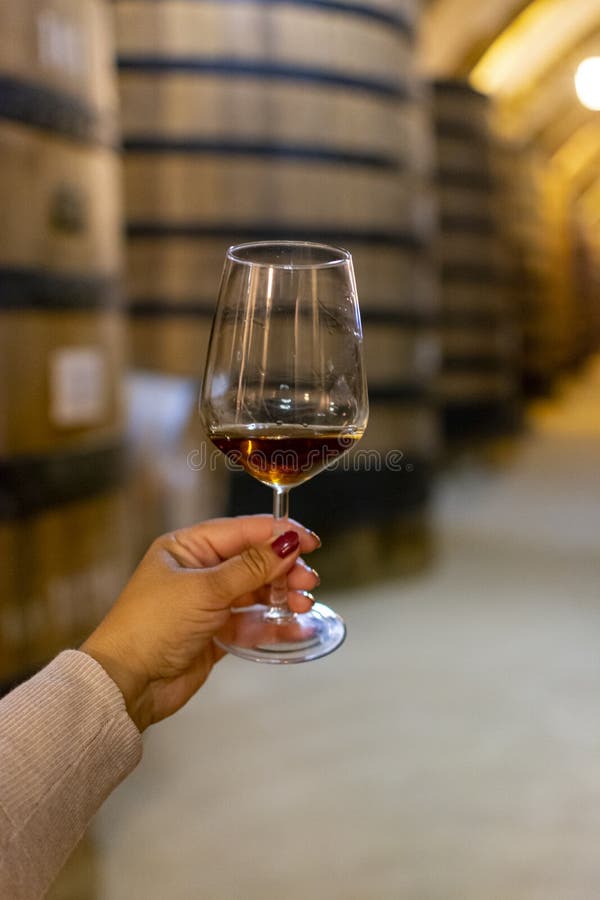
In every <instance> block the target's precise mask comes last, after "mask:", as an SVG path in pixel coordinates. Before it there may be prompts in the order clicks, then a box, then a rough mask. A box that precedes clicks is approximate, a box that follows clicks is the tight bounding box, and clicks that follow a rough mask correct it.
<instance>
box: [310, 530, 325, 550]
mask: <svg viewBox="0 0 600 900" xmlns="http://www.w3.org/2000/svg"><path fill="white" fill-rule="evenodd" d="M308 533H309V534H310V536H311V537H312V538H314V539H315V541H316V542H317V546H318V547H320V546H321V545H322V543H323V541H322V540H321V538H320V537H319V535H318V534H317V533H316V531H309V532H308Z"/></svg>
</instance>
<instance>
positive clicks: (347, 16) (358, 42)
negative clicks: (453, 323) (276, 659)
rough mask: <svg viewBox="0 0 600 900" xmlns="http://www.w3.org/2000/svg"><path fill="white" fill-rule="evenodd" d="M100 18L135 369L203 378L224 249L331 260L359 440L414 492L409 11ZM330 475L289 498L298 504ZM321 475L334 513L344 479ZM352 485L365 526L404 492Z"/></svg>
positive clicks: (423, 224)
mask: <svg viewBox="0 0 600 900" xmlns="http://www.w3.org/2000/svg"><path fill="white" fill-rule="evenodd" d="M115 10H116V17H117V40H118V65H119V86H120V96H121V103H122V109H123V137H124V149H125V189H126V215H127V231H128V241H127V261H128V273H127V294H128V304H129V309H130V314H131V322H132V328H131V335H132V347H133V359H134V364H135V365H136V366H137V367H138V368H140V369H144V370H154V371H155V372H156V371H162V372H163V373H166V374H169V375H177V376H182V377H196V378H197V377H199V376H200V375H201V373H202V370H203V367H204V358H205V353H206V347H207V342H208V337H209V332H210V322H211V319H212V314H213V310H214V303H215V299H216V295H217V291H218V285H219V280H220V275H221V270H222V265H223V260H224V255H225V251H226V249H227V247H228V246H229V245H231V244H233V243H237V242H240V241H244V240H248V241H251V240H261V239H265V240H268V239H286V238H287V239H291V240H303V239H304V240H317V241H322V242H326V243H334V244H338V245H343V246H345V247H347V248H348V249H349V250H350V251H351V252H352V253H353V256H354V259H355V267H356V273H357V279H358V287H359V295H360V299H361V309H362V311H363V319H364V328H365V335H366V352H367V370H368V373H369V379H370V387H371V391H372V400H373V413H372V425H371V428H372V429H373V431H372V433H373V434H374V435H376V434H378V435H379V438H378V440H383V439H384V437H385V438H386V440H387V441H388V443H389V442H390V441H391V442H392V444H393V445H394V446H396V445H398V446H399V445H402V447H403V448H404V450H405V451H406V453H408V454H409V455H411V456H412V457H413V458H414V480H415V481H416V480H417V478H419V479H420V484H421V494H422V495H425V494H426V492H427V491H426V487H427V485H428V484H429V474H428V473H429V471H430V468H431V466H430V463H431V458H432V454H433V452H434V450H433V445H434V443H435V441H432V440H431V438H430V435H432V434H433V432H434V431H435V410H434V408H433V406H432V405H431V403H430V395H431V383H432V379H433V375H434V370H435V365H436V359H437V354H436V352H435V348H433V349H432V344H434V343H435V336H434V334H433V332H432V316H433V311H432V310H433V308H434V306H435V303H436V285H435V279H434V277H433V274H432V264H431V257H430V254H429V248H430V244H431V240H432V233H433V231H434V228H435V210H434V205H433V190H432V184H431V175H432V166H433V139H432V134H431V129H430V121H429V116H428V112H427V105H426V95H427V92H426V90H425V89H424V86H423V84H422V82H421V79H420V77H419V75H418V72H417V68H416V61H415V31H416V27H417V24H418V16H419V13H420V3H419V2H411V0H409V2H399V0H398V2H396V0H388V2H372V3H366V4H365V3H338V2H320V3H305V2H286V3H279V2H275V3H262V2H248V3H231V4H229V3H228V4H223V3H217V2H206V3H188V2H181V0H162V2H161V3H155V2H151V0H146V2H144V0H116V3H115ZM379 411H381V422H382V423H383V422H385V423H386V424H385V425H383V424H381V426H378V425H377V421H378V419H379V417H380V413H379ZM423 418H427V419H428V421H429V427H428V428H427V429H423V427H422V425H421V424H420V423H421V421H422V419H423ZM417 422H418V423H419V424H417ZM424 431H426V432H427V439H424V437H423V434H424ZM365 440H366V439H365ZM374 440H375V439H374ZM359 468H360V466H359ZM420 472H422V475H420V474H419V473H420ZM425 472H427V474H425ZM335 474H336V473H331V475H323V476H321V477H320V478H319V480H318V483H317V484H316V485H315V486H314V487H313V486H312V485H307V486H305V487H303V493H304V496H305V497H306V502H307V504H308V505H309V506H310V508H311V509H314V508H315V506H316V505H317V500H316V497H317V494H318V492H319V491H323V490H324V489H325V488H324V485H325V483H326V480H327V479H330V480H331V484H333V481H334V478H335ZM338 474H339V479H338V483H339V485H340V487H339V488H338V487H336V488H335V490H336V491H338V493H339V502H338V506H339V508H340V510H343V508H344V505H345V504H347V503H348V502H349V500H348V498H349V495H350V490H348V489H347V488H346V481H347V479H348V473H338ZM359 474H361V478H360V479H354V480H356V481H360V482H361V484H366V481H367V480H368V478H371V479H372V481H370V485H371V487H370V488H369V491H370V494H372V495H373V498H374V500H373V502H374V505H377V504H378V506H379V513H378V514H379V515H381V514H383V515H388V514H389V515H394V514H395V512H396V511H397V509H398V508H399V507H401V506H402V503H403V498H404V497H405V496H406V494H405V492H403V491H397V492H395V493H394V494H393V496H392V495H390V494H389V492H386V491H384V490H383V489H382V484H383V480H384V479H385V478H386V474H385V473H382V472H378V473H370V474H368V475H367V473H359ZM363 476H364V477H363ZM377 485H379V486H377ZM253 490H254V488H253V486H252V485H251V483H250V481H249V479H248V480H247V483H245V482H244V481H243V480H240V479H237V478H234V479H233V488H232V491H233V494H232V497H233V499H232V509H236V510H239V509H241V508H245V506H247V505H249V506H251V505H252V504H253V503H254V502H255V501H254V496H252V497H249V494H250V493H252V492H253ZM382 493H386V495H387V496H388V498H389V503H388V504H384V503H382V502H381V499H382ZM267 498H268V495H267ZM377 498H378V499H377Z"/></svg>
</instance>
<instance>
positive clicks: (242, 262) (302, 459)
mask: <svg viewBox="0 0 600 900" xmlns="http://www.w3.org/2000/svg"><path fill="white" fill-rule="evenodd" d="M200 409H201V414H202V417H203V419H204V424H205V426H206V430H207V433H208V436H209V438H210V440H211V441H212V442H213V444H214V445H215V446H216V447H218V449H219V450H221V451H222V452H223V453H224V454H225V455H226V456H227V457H228V458H229V459H230V460H231V461H233V462H235V463H239V464H241V466H242V467H243V468H244V469H245V470H246V472H248V473H249V474H250V475H252V476H253V477H254V478H256V479H258V481H261V482H262V483H263V484H266V485H269V486H270V487H272V488H273V491H274V497H273V515H274V534H275V535H279V534H282V533H283V532H285V531H286V530H288V524H287V521H288V500H289V498H288V494H289V491H290V489H291V488H292V487H296V486H297V485H299V484H301V483H302V482H304V481H307V479H309V478H312V477H314V476H315V475H317V474H318V473H319V472H321V471H322V470H323V469H325V468H326V467H327V466H328V465H330V464H332V463H333V462H335V461H336V460H337V459H339V458H340V456H341V455H342V454H344V453H346V452H347V451H348V450H349V449H350V448H351V447H352V446H353V445H354V444H355V442H356V441H357V440H359V439H360V438H361V437H362V435H363V433H364V430H365V428H366V425H367V419H368V414H369V405H368V395H367V383H366V377H365V372H364V367H363V361H362V326H361V321H360V312H359V308H358V298H357V292H356V282H355V278H354V270H353V267H352V257H351V255H350V253H348V251H347V250H342V249H339V248H336V247H329V246H326V245H324V244H313V243H308V242H294V241H277V242H270V241H265V242H258V243H251V244H240V245H238V246H236V247H230V248H229V250H228V251H227V255H226V259H225V267H224V270H223V277H222V280H221V287H220V291H219V299H218V303H217V308H216V312H215V317H214V321H213V327H212V332H211V338H210V345H209V350H208V357H207V363H206V371H205V375H204V381H203V386H202V395H201V402H200ZM345 635H346V628H345V625H344V622H343V620H342V619H341V618H340V617H339V616H338V615H336V614H335V613H334V612H332V611H331V610H330V609H328V607H326V606H324V605H323V604H321V603H315V604H314V605H313V608H312V610H311V612H308V613H302V614H298V613H292V612H291V610H290V609H289V607H288V603H287V579H286V578H285V577H284V578H281V579H279V580H278V581H277V582H275V583H273V584H272V585H271V591H270V606H269V607H265V606H261V605H258V604H257V605H255V606H251V607H244V608H240V609H234V610H233V611H232V613H231V616H230V619H229V621H228V623H227V625H226V626H225V628H224V629H223V630H222V631H221V632H220V633H219V634H218V635H217V637H216V641H217V643H218V644H219V645H220V646H221V647H223V648H224V649H226V650H228V651H229V652H230V653H234V654H236V655H237V656H241V657H243V658H245V659H250V660H253V661H255V662H267V663H298V662H307V661H309V660H312V659H317V658H319V657H321V656H325V655H327V654H328V653H331V652H332V651H333V650H335V649H336V648H337V647H339V646H340V644H341V643H342V642H343V640H344V638H345Z"/></svg>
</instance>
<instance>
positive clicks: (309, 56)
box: [116, 0, 413, 79]
mask: <svg viewBox="0 0 600 900" xmlns="http://www.w3.org/2000/svg"><path fill="white" fill-rule="evenodd" d="M116 11H117V29H118V42H119V56H120V58H121V59H126V60H127V61H129V60H132V61H135V60H136V58H137V59H140V58H144V57H146V58H148V48H149V47H152V55H151V58H152V59H164V58H179V59H181V58H187V59H190V60H202V59H204V60H210V61H213V60H218V59H222V60H236V59H238V60H243V61H248V62H250V61H260V62H262V61H263V60H264V59H265V58H267V57H268V59H269V61H270V62H271V63H272V64H277V63H284V64H285V65H286V66H318V67H319V68H322V69H324V70H326V71H331V72H335V71H341V72H343V73H344V75H354V76H367V77H374V76H378V77H383V78H385V79H389V78H390V75H391V74H393V73H395V72H398V71H402V72H405V71H407V70H408V69H409V68H410V67H412V65H413V57H412V51H411V42H410V40H409V38H408V36H407V34H406V32H405V31H403V30H400V29H393V28H390V27H389V25H386V23H383V22H378V21H376V20H368V19H366V18H364V17H360V16H356V15H352V14H350V12H348V11H344V14H341V12H340V11H339V10H335V9H331V10H329V9H328V8H327V7H326V6H325V5H323V6H321V7H313V6H303V5H300V4H268V5H267V4H261V3H256V4H254V3H243V4H232V5H230V6H227V5H224V4H223V3H218V2H205V3H187V2H178V0H166V2H162V3H160V4H158V5H157V6H156V7H155V8H154V9H152V12H151V15H148V7H147V6H144V5H143V4H140V3H138V2H135V0H133V2H128V0H121V2H119V3H118V4H117V8H116Z"/></svg>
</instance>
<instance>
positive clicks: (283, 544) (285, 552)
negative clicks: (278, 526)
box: [271, 531, 300, 559]
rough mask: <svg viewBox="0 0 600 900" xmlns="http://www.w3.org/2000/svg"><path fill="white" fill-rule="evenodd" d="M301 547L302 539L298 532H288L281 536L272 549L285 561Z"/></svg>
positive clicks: (272, 545)
mask: <svg viewBox="0 0 600 900" xmlns="http://www.w3.org/2000/svg"><path fill="white" fill-rule="evenodd" d="M299 546H300V538H299V537H298V532H296V531H286V532H284V533H283V534H282V535H280V536H279V537H278V538H277V540H276V541H273V543H272V544H271V547H272V548H273V550H274V551H275V553H276V554H277V556H280V557H281V558H282V559H285V558H286V556H289V555H290V553H293V552H294V550H297V549H298V547H299Z"/></svg>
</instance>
